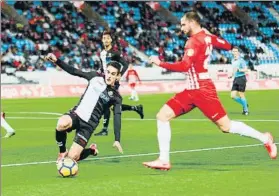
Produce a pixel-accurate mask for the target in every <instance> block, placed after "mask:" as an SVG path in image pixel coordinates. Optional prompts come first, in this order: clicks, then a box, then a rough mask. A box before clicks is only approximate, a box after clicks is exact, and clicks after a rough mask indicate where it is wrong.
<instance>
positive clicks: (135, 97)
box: [131, 83, 139, 101]
mask: <svg viewBox="0 0 279 196" xmlns="http://www.w3.org/2000/svg"><path fill="white" fill-rule="evenodd" d="M135 87H136V83H132V84H131V89H132V97H133V100H135V101H139V97H138V93H137V91H136V88H135Z"/></svg>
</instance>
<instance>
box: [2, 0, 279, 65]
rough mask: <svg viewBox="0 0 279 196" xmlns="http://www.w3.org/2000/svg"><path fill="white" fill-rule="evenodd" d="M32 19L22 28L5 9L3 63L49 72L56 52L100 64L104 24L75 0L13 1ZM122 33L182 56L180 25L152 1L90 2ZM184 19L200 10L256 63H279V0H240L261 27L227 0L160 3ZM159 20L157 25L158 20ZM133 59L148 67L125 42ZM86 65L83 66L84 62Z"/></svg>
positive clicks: (220, 54)
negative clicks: (162, 14) (232, 9)
mask: <svg viewBox="0 0 279 196" xmlns="http://www.w3.org/2000/svg"><path fill="white" fill-rule="evenodd" d="M7 3H8V4H9V5H10V6H13V7H14V8H15V9H16V11H17V13H18V14H20V15H23V16H24V17H25V18H26V19H28V21H29V27H26V26H22V25H20V24H18V23H16V22H15V21H14V20H12V19H9V18H8V17H7V16H6V15H5V14H3V13H1V16H2V20H1V25H2V33H1V41H2V45H1V55H2V56H3V58H2V60H1V61H2V63H3V62H4V63H6V65H7V66H12V67H15V68H16V69H17V70H20V71H33V70H46V69H47V68H49V67H52V66H53V65H52V64H50V63H46V62H43V61H42V60H41V57H42V56H43V55H45V54H46V53H48V52H49V51H53V52H55V53H56V54H58V56H61V57H62V59H64V61H65V62H68V63H70V64H72V65H74V66H75V67H79V68H83V69H97V68H98V67H99V66H100V59H99V54H100V51H101V43H100V37H101V32H102V31H103V30H104V29H103V28H102V27H100V26H97V25H96V24H94V23H92V22H89V21H88V20H87V19H86V18H85V17H84V15H83V14H81V13H80V12H79V11H78V10H77V9H76V8H75V7H74V6H73V5H72V4H71V3H70V2H58V1H47V2H46V1H32V2H27V1H26V2H24V1H7ZM88 4H89V5H90V6H91V7H92V9H93V10H95V11H96V12H98V13H99V14H100V15H101V16H102V17H103V19H104V20H105V21H106V22H107V23H108V24H109V27H110V28H111V29H112V31H113V32H115V33H116V34H117V35H120V36H121V37H123V38H124V39H125V41H127V42H129V43H130V44H131V45H133V46H135V47H136V48H138V49H139V50H140V51H142V52H144V53H145V54H146V55H159V56H160V58H161V59H162V60H165V61H176V60H179V59H180V58H181V55H182V54H183V48H184V43H185V36H182V35H181V34H180V32H179V25H175V24H170V23H169V22H165V21H164V18H160V17H159V16H158V15H157V14H156V12H154V11H153V10H152V9H151V8H150V7H149V6H148V5H147V4H146V2H116V1H101V2H97V1H94V2H88ZM160 5H161V6H162V7H164V8H167V9H168V10H170V11H171V13H172V14H173V15H174V16H176V17H177V18H180V17H181V16H182V15H183V13H184V12H186V11H189V10H197V11H199V13H200V14H201V16H202V17H203V18H204V19H205V23H204V26H205V27H206V28H207V29H209V30H210V31H211V32H212V33H214V34H217V35H220V36H222V37H223V38H225V39H227V40H228V41H229V42H230V43H232V44H233V45H237V46H239V47H240V48H241V49H242V54H243V56H244V58H245V60H246V61H247V62H248V63H249V64H250V65H254V66H255V65H260V64H274V63H279V47H278V44H279V29H278V21H279V17H278V16H279V14H278V12H279V5H278V2H253V3H249V2H237V3H236V5H237V6H238V7H239V8H240V9H242V10H244V11H245V12H246V13H248V16H249V17H250V18H252V19H253V20H255V21H257V25H258V28H253V27H252V26H251V25H245V24H244V23H243V22H242V21H241V20H240V19H238V18H237V17H236V16H234V15H233V14H232V13H231V12H230V11H229V10H227V9H226V8H225V7H224V6H223V4H222V3H221V2H192V1H189V2H160ZM154 21H155V23H154ZM117 47H118V48H119V49H121V50H122V51H123V54H124V56H125V57H126V58H127V60H128V61H129V62H132V63H134V64H136V65H144V66H146V63H145V62H141V61H139V60H138V58H137V57H136V55H135V54H134V53H133V52H132V51H131V49H130V48H129V47H125V45H123V44H122V45H121V44H120V45H119V44H118V46H117ZM231 58H232V54H231V53H230V52H227V51H218V50H216V51H214V52H213V55H212V57H211V63H212V64H218V63H230V59H231ZM81 65H82V66H83V67H80V66H81Z"/></svg>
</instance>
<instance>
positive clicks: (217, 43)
mask: <svg viewBox="0 0 279 196" xmlns="http://www.w3.org/2000/svg"><path fill="white" fill-rule="evenodd" d="M210 37H211V42H212V46H213V47H214V48H218V49H223V50H231V48H232V46H231V44H230V43H229V42H227V41H226V40H225V39H222V38H219V37H217V36H216V35H210Z"/></svg>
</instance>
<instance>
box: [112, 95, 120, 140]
mask: <svg viewBox="0 0 279 196" xmlns="http://www.w3.org/2000/svg"><path fill="white" fill-rule="evenodd" d="M121 106H122V98H121V97H117V98H116V100H115V103H114V107H113V113H114V120H113V123H114V137H115V138H114V139H115V141H118V142H120V136H121V113H122V108H121Z"/></svg>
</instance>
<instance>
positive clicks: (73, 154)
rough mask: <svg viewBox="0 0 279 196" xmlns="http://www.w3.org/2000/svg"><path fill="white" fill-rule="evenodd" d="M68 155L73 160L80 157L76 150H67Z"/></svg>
mask: <svg viewBox="0 0 279 196" xmlns="http://www.w3.org/2000/svg"><path fill="white" fill-rule="evenodd" d="M68 157H69V158H71V159H73V160H75V161H78V160H79V157H80V154H78V153H76V152H72V153H70V152H69V154H68Z"/></svg>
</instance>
